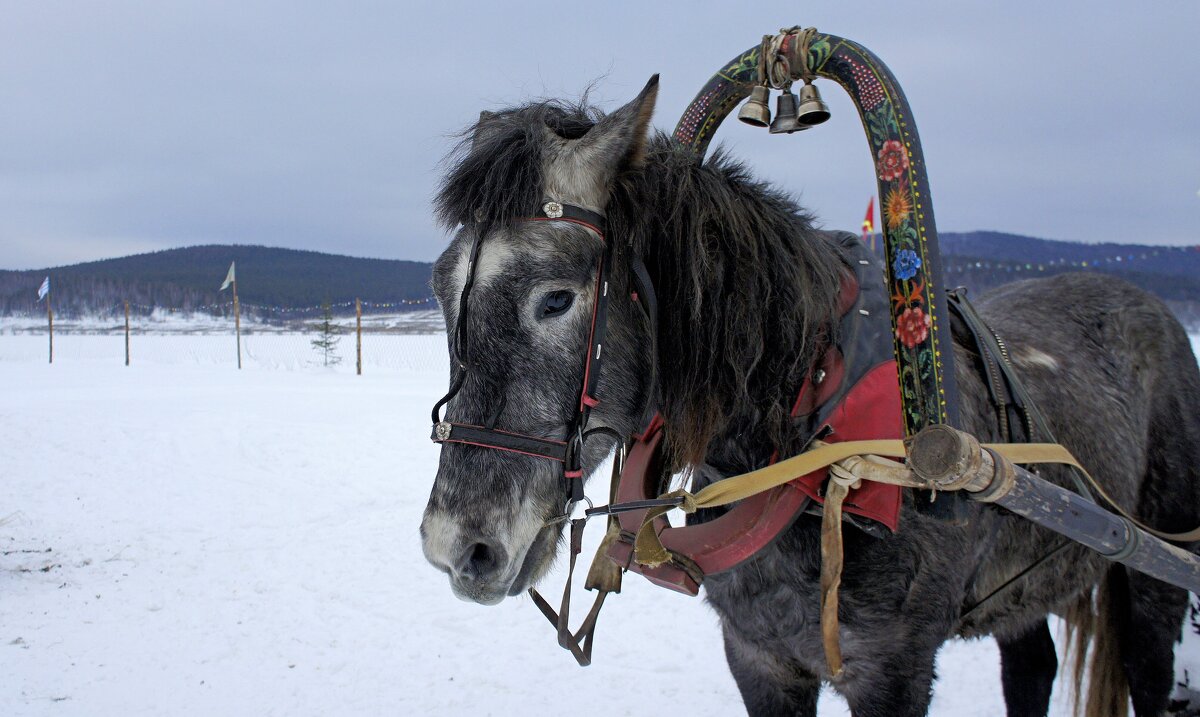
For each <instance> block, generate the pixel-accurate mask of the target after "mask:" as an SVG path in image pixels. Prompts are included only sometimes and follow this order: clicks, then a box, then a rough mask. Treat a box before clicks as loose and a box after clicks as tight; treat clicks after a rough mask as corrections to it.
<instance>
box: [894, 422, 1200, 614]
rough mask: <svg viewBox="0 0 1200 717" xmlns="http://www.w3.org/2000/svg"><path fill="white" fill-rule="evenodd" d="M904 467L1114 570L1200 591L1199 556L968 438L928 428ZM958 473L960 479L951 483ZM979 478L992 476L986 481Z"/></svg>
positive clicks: (912, 447) (919, 436) (911, 447)
mask: <svg viewBox="0 0 1200 717" xmlns="http://www.w3.org/2000/svg"><path fill="white" fill-rule="evenodd" d="M908 466H909V468H911V469H912V471H913V474H914V475H915V476H917V477H918V478H920V479H922V480H924V481H926V482H927V483H928V484H929V487H930V488H937V489H943V490H955V489H958V488H962V489H964V490H965V491H966V493H967V494H968V495H969V496H971V497H972V498H974V499H975V500H978V501H982V502H989V503H993V502H994V503H995V504H996V505H1000V506H1003V507H1004V508H1005V509H1007V510H1009V511H1011V512H1012V513H1015V514H1017V515H1019V516H1021V517H1023V518H1026V519H1028V520H1030V521H1032V522H1034V523H1037V524H1038V525H1040V526H1042V527H1043V528H1047V529H1049V530H1052V531H1054V532H1056V533H1058V534H1059V535H1063V536H1065V537H1067V538H1070V539H1071V540H1073V541H1075V542H1077V543H1079V544H1081V545H1084V546H1086V547H1088V548H1091V549H1092V550H1095V551H1096V552H1098V553H1100V554H1101V555H1103V556H1104V557H1106V558H1108V559H1109V560H1112V561H1114V562H1118V563H1121V564H1122V565H1125V566H1126V567H1129V568H1131V569H1133V570H1137V571H1139V572H1142V573H1145V574H1146V575H1149V576H1150V577H1153V578H1158V579H1159V580H1162V581H1164V582H1167V583H1170V584H1172V585H1175V586H1177V587H1181V588H1183V589H1185V590H1190V591H1192V592H1197V591H1200V556H1196V555H1193V554H1191V553H1190V552H1188V551H1186V550H1183V549H1182V548H1179V547H1176V546H1174V545H1171V544H1169V543H1167V542H1165V541H1163V540H1159V539H1158V538H1156V537H1154V536H1153V535H1150V534H1149V533H1147V532H1146V531H1144V530H1141V529H1140V528H1138V527H1137V526H1135V525H1134V524H1133V523H1131V522H1130V521H1128V520H1126V519H1125V518H1123V517H1121V516H1119V515H1116V514H1115V513H1110V512H1109V511H1107V510H1105V509H1104V508H1102V507H1100V506H1099V505H1097V504H1096V503H1094V502H1092V501H1091V500H1089V499H1087V498H1085V497H1083V496H1081V495H1079V494H1078V493H1075V492H1073V491H1070V490H1067V489H1066V488H1060V487H1059V486H1057V485H1054V484H1053V483H1050V482H1048V481H1046V480H1043V479H1042V478H1041V477H1039V476H1037V475H1035V474H1033V473H1031V472H1029V471H1028V470H1026V469H1024V468H1022V467H1021V466H1015V465H1013V464H1012V463H1011V462H1009V461H1008V459H1006V458H1004V457H1003V456H1001V455H999V454H998V453H995V452H993V451H991V450H987V449H982V450H981V449H980V446H979V444H978V442H977V441H976V440H975V438H974V437H973V436H970V435H968V434H966V433H963V432H962V431H959V430H956V429H953V428H950V427H948V426H944V425H943V426H931V427H929V428H926V429H924V430H923V431H922V432H921V433H919V434H917V436H915V437H914V438H913V439H912V440H911V442H910V443H909V456H908ZM955 471H962V472H961V473H959V474H957V475H955ZM984 474H990V475H987V476H985V475H984Z"/></svg>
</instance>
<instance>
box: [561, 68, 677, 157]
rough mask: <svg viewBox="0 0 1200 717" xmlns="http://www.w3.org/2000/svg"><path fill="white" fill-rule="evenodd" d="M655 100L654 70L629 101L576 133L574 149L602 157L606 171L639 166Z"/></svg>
mask: <svg viewBox="0 0 1200 717" xmlns="http://www.w3.org/2000/svg"><path fill="white" fill-rule="evenodd" d="M657 100H658V75H657V74H655V75H654V76H653V77H651V78H650V81H649V82H647V83H646V86H645V87H643V88H642V91H641V92H639V93H638V96H637V97H635V98H633V101H632V102H630V103H628V104H626V105H625V106H623V107H621V108H620V109H618V110H616V111H615V112H612V113H611V114H609V115H606V116H605V117H604V119H602V120H600V121H599V122H597V123H596V126H595V127H593V128H592V129H591V130H590V131H589V132H588V133H587V134H585V135H584V136H583V137H580V138H579V139H578V140H577V142H576V146H575V147H574V149H575V151H577V152H581V153H584V154H585V155H586V156H588V157H589V158H592V159H594V160H600V161H603V163H604V164H605V165H607V166H606V169H607V170H608V173H610V176H611V174H615V172H616V170H617V169H618V168H620V167H634V168H638V167H641V166H642V164H643V163H644V162H645V159H646V142H647V140H648V139H649V129H650V118H651V117H652V116H653V115H654V103H655V102H656V101H657Z"/></svg>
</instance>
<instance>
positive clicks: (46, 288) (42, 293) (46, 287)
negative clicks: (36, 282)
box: [38, 276, 50, 301]
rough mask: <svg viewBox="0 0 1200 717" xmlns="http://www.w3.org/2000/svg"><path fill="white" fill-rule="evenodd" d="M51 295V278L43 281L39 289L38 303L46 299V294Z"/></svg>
mask: <svg viewBox="0 0 1200 717" xmlns="http://www.w3.org/2000/svg"><path fill="white" fill-rule="evenodd" d="M49 293H50V277H48V276H47V277H46V278H45V279H43V280H42V285H41V286H39V287H38V301H41V300H42V299H44V298H46V294H49Z"/></svg>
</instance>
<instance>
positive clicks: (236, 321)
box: [233, 279, 242, 371]
mask: <svg viewBox="0 0 1200 717" xmlns="http://www.w3.org/2000/svg"><path fill="white" fill-rule="evenodd" d="M233 326H234V331H236V332H237V354H238V370H239V371H240V370H241V368H242V308H241V306H240V305H239V304H238V295H237V279H234V280H233Z"/></svg>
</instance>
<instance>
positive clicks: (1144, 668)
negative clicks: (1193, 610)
mask: <svg viewBox="0 0 1200 717" xmlns="http://www.w3.org/2000/svg"><path fill="white" fill-rule="evenodd" d="M1109 584H1110V588H1109V589H1110V590H1111V591H1112V592H1111V593H1110V599H1112V600H1113V602H1114V608H1116V611H1117V614H1116V615H1115V618H1116V620H1115V622H1116V629H1117V645H1118V649H1119V650H1120V657H1121V666H1122V667H1123V668H1124V670H1125V676H1126V677H1127V678H1128V680H1129V696H1130V698H1131V699H1132V700H1133V712H1134V714H1135V715H1137V717H1158V715H1161V714H1162V713H1163V712H1164V711H1165V710H1166V708H1167V704H1168V702H1169V701H1170V697H1171V688H1172V686H1173V685H1174V683H1175V641H1176V640H1177V639H1179V630H1180V628H1181V626H1182V625H1183V618H1184V616H1185V615H1186V613H1187V595H1188V594H1187V591H1185V590H1182V589H1180V588H1177V587H1173V586H1171V585H1168V584H1166V583H1164V582H1162V581H1159V580H1156V579H1154V578H1151V577H1147V576H1145V575H1143V574H1141V573H1138V572H1134V571H1127V570H1125V568H1124V567H1123V566H1113V569H1112V573H1111V574H1110V575H1109Z"/></svg>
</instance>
